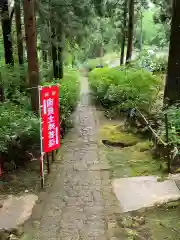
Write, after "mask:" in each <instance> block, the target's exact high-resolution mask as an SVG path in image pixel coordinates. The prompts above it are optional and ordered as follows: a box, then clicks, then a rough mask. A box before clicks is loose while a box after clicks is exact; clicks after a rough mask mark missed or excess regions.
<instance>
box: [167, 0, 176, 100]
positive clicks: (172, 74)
mask: <svg viewBox="0 0 180 240" xmlns="http://www.w3.org/2000/svg"><path fill="white" fill-rule="evenodd" d="M179 12H180V1H179V0H174V3H173V15H172V22H171V36H170V44H169V58H168V69H167V77H166V85H165V91H164V102H165V103H169V104H173V103H175V102H176V101H178V100H180V45H179V44H178V43H179V42H180V27H179V26H180V14H179Z"/></svg>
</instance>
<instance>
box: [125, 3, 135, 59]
mask: <svg viewBox="0 0 180 240" xmlns="http://www.w3.org/2000/svg"><path fill="white" fill-rule="evenodd" d="M133 33H134V0H129V22H128V43H127V54H126V64H128V63H129V62H130V61H131V58H132V50H133Z"/></svg>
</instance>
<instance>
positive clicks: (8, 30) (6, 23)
mask: <svg viewBox="0 0 180 240" xmlns="http://www.w3.org/2000/svg"><path fill="white" fill-rule="evenodd" d="M1 25H2V33H3V41H4V58H5V63H6V64H10V65H14V59H13V46H12V14H11V15H10V14H9V6H8V0H4V2H3V4H2V8H1Z"/></svg>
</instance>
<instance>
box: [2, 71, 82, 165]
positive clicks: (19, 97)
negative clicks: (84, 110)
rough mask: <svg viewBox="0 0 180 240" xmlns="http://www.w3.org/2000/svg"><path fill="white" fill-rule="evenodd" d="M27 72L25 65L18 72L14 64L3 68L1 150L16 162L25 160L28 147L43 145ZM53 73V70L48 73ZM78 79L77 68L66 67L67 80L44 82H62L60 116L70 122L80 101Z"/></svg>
mask: <svg viewBox="0 0 180 240" xmlns="http://www.w3.org/2000/svg"><path fill="white" fill-rule="evenodd" d="M1 70H2V69H1ZM24 72H25V71H24V70H22V74H21V69H20V70H19V72H18V69H16V68H15V69H14V71H13V69H12V68H3V70H2V79H1V84H2V86H3V88H4V91H5V93H6V94H5V95H6V101H5V102H3V103H0V154H1V155H2V156H3V159H4V161H6V162H7V161H11V162H15V163H16V165H18V164H19V165H21V164H22V163H24V160H26V159H27V158H26V157H27V154H26V152H27V151H29V152H32V153H34V151H36V152H39V148H40V140H39V139H40V137H39V136H40V131H39V130H40V129H39V127H40V124H39V118H38V117H37V116H35V115H34V114H33V112H32V111H31V105H30V98H29V96H28V94H29V93H28V91H27V85H26V83H25V79H24V78H22V77H21V76H25V75H24V74H23V73H24ZM5 73H6V74H7V75H6V74H5ZM44 73H45V71H44ZM49 74H51V72H50V70H48V73H47V75H49ZM5 76H7V78H5ZM47 79H48V80H49V79H50V78H47ZM50 80H51V79H50ZM78 80H79V76H78V73H77V71H75V70H73V69H68V70H65V73H64V78H63V80H60V81H59V80H55V79H52V81H51V82H50V81H49V82H47V81H43V82H42V84H43V85H49V84H53V83H54V84H55V83H60V116H61V119H63V120H64V123H65V125H66V126H67V125H68V120H69V116H70V114H71V113H72V111H73V110H74V109H75V107H76V104H77V101H78V96H79V81H78ZM20 162H21V163H20Z"/></svg>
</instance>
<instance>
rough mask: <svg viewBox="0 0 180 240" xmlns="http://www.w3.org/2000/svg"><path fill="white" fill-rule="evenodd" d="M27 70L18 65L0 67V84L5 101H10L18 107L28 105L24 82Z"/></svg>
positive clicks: (26, 89)
mask: <svg viewBox="0 0 180 240" xmlns="http://www.w3.org/2000/svg"><path fill="white" fill-rule="evenodd" d="M26 72H27V68H26V67H25V66H24V67H22V68H21V67H19V66H18V65H15V66H14V67H12V66H1V67H0V73H1V77H0V84H1V85H2V87H3V89H4V95H5V99H6V100H10V101H11V102H14V103H15V104H18V105H24V106H27V103H29V98H28V96H29V90H28V83H27V80H26Z"/></svg>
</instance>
